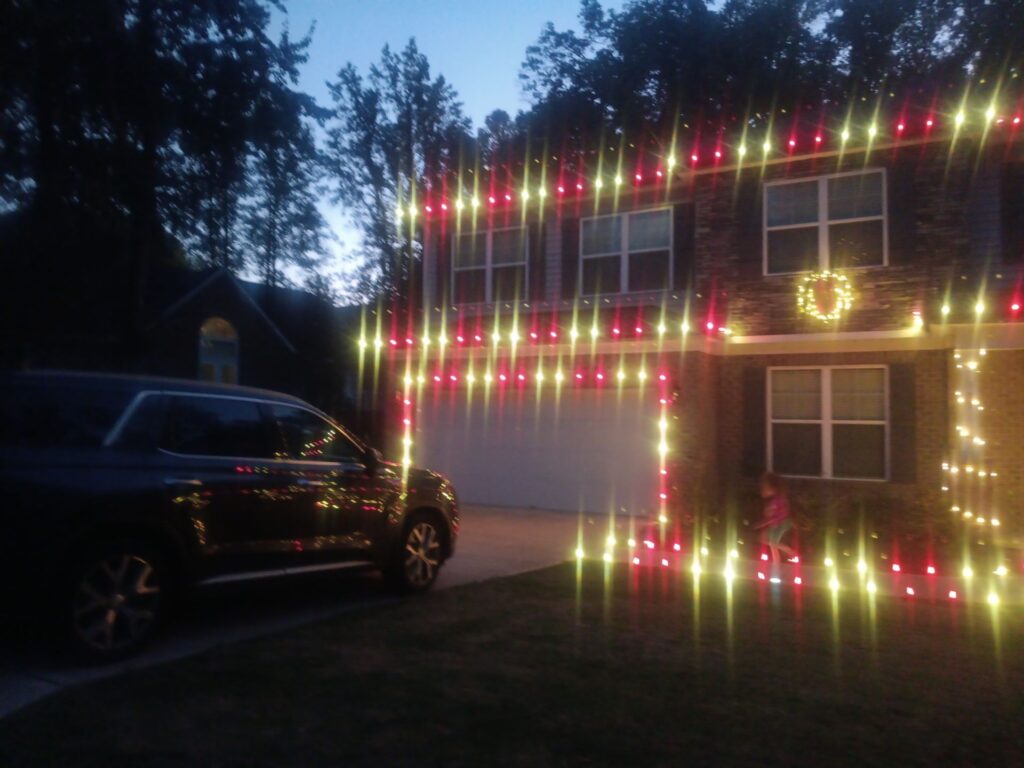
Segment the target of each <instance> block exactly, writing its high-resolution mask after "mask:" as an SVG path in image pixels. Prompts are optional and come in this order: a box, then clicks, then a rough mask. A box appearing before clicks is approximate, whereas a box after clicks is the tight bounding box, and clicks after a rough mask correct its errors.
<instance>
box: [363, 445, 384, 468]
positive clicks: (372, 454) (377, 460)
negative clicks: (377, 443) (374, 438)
mask: <svg viewBox="0 0 1024 768" xmlns="http://www.w3.org/2000/svg"><path fill="white" fill-rule="evenodd" d="M383 463H384V454H382V453H381V452H380V451H379V450H377V449H376V448H369V449H368V450H367V451H366V474H368V475H376V474H377V470H378V469H380V465H381V464H383Z"/></svg>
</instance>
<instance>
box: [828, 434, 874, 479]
mask: <svg viewBox="0 0 1024 768" xmlns="http://www.w3.org/2000/svg"><path fill="white" fill-rule="evenodd" d="M832 475H833V476H834V477H858V478H864V479H878V480H883V479H885V427H884V426H882V425H881V424H836V425H834V426H833V427H832Z"/></svg>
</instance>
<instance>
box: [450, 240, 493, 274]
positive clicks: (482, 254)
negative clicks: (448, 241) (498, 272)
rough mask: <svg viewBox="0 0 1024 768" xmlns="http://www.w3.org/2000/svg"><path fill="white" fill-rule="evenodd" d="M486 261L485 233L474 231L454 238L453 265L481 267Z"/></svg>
mask: <svg viewBox="0 0 1024 768" xmlns="http://www.w3.org/2000/svg"><path fill="white" fill-rule="evenodd" d="M486 263H487V233H485V232H475V233H470V234H466V235H459V236H458V237H457V238H455V266H456V268H458V267H482V266H484V265H485V264H486Z"/></svg>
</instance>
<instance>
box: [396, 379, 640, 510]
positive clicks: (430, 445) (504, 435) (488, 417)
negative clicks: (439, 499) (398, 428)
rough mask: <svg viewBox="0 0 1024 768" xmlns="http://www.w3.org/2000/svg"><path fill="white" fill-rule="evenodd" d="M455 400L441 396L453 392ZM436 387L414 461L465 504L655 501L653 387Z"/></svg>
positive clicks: (578, 506)
mask: <svg viewBox="0 0 1024 768" xmlns="http://www.w3.org/2000/svg"><path fill="white" fill-rule="evenodd" d="M453 393H454V394H458V395H461V397H460V398H458V399H454V398H449V397H448V396H449V395H451V394H453ZM466 394H467V393H466V392H465V391H461V392H460V391H458V390H454V391H452V392H446V393H443V394H442V395H441V396H440V397H436V399H428V400H426V401H424V402H422V403H421V404H420V406H419V408H418V410H417V422H416V460H417V463H419V464H422V465H423V466H427V467H430V468H431V469H436V470H438V471H440V472H443V473H445V474H446V475H448V476H449V477H451V478H452V480H453V482H454V483H455V487H456V490H457V491H458V493H459V497H460V498H461V499H463V500H464V501H465V502H468V503H477V504H496V505H503V506H524V507H538V508H542V509H565V510H585V511H591V512H607V511H611V510H616V511H619V510H621V509H623V508H624V509H626V510H627V511H630V512H633V513H637V514H642V513H648V512H650V511H651V510H652V509H654V508H655V506H656V503H655V500H656V498H657V453H656V446H657V418H658V405H657V399H656V397H655V396H654V394H653V393H649V392H646V391H644V390H639V389H624V390H621V391H619V390H616V389H614V388H612V389H609V390H594V389H580V390H576V389H566V390H564V391H563V392H562V393H561V396H560V397H559V398H557V399H556V395H555V392H554V391H553V390H549V391H547V392H542V395H541V398H540V400H539V401H538V399H537V397H536V394H535V392H534V391H528V390H524V391H511V392H507V393H505V394H504V395H497V394H495V395H492V396H491V397H490V398H485V397H484V396H483V395H482V393H474V396H473V398H472V399H471V400H470V399H467V397H466Z"/></svg>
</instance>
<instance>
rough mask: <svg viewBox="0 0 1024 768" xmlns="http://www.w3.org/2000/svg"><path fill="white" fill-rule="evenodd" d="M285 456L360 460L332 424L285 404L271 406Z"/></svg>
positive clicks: (357, 454) (354, 448)
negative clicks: (279, 431)
mask: <svg viewBox="0 0 1024 768" xmlns="http://www.w3.org/2000/svg"><path fill="white" fill-rule="evenodd" d="M270 412H271V414H272V415H273V418H274V420H275V421H276V422H277V426H278V428H279V429H280V430H281V436H282V437H283V438H284V444H285V447H286V448H287V450H288V455H289V457H291V458H293V459H300V460H306V461H362V460H363V454H362V452H361V451H360V450H359V449H358V448H357V447H356V446H355V445H354V444H353V443H352V442H351V441H350V440H349V439H348V438H346V437H345V435H343V434H342V433H341V432H339V431H338V430H337V429H336V428H335V426H334V425H333V424H331V423H330V422H329V421H326V420H325V419H322V418H321V417H319V416H317V415H316V414H315V413H311V412H310V411H306V410H303V409H302V408H293V407H291V406H288V405H274V406H271V408H270Z"/></svg>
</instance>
